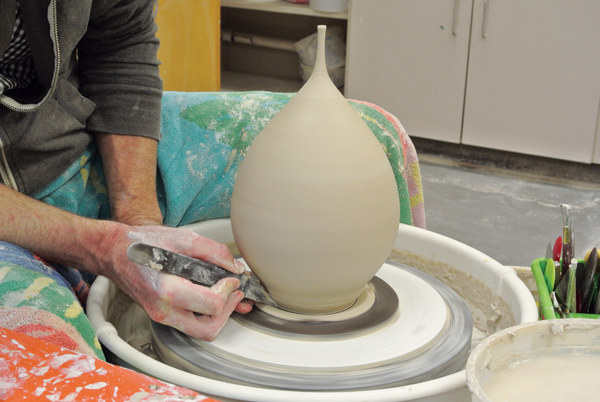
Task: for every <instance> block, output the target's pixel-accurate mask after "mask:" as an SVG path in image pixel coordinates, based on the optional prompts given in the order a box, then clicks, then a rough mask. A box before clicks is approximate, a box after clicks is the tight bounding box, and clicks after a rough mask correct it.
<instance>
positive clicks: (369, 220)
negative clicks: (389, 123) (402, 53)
mask: <svg viewBox="0 0 600 402" xmlns="http://www.w3.org/2000/svg"><path fill="white" fill-rule="evenodd" d="M324 37H325V34H324V27H319V51H318V53H320V54H319V55H318V56H317V65H316V67H315V70H314V72H313V74H312V76H311V78H310V79H309V80H308V82H307V83H306V84H305V85H304V87H303V88H302V89H301V90H300V91H299V92H298V94H296V95H295V96H294V97H293V98H292V99H291V100H290V101H289V103H288V104H287V105H286V106H285V107H284V108H283V109H282V110H281V111H280V112H279V113H278V114H277V115H276V116H275V117H274V118H273V119H272V120H271V121H270V122H269V123H268V124H267V125H266V126H265V128H264V129H263V131H262V132H261V133H260V134H259V135H258V136H257V138H256V140H255V141H254V143H253V144H252V146H251V147H250V148H249V149H248V152H247V154H246V157H245V159H244V161H243V162H242V163H241V165H240V168H239V172H238V175H237V178H236V181H235V185H234V190H233V197H232V201H231V222H232V227H233V234H234V238H235V241H236V244H237V246H238V248H239V250H240V253H241V255H242V256H243V257H244V259H245V261H246V263H247V264H248V266H249V267H250V268H251V269H252V270H253V271H254V272H255V273H256V275H257V276H258V277H259V278H260V280H261V281H262V282H263V284H264V286H265V287H266V288H267V290H268V291H269V293H270V294H271V296H272V297H273V299H274V300H275V301H276V302H277V304H278V305H279V306H280V307H282V308H284V309H286V310H290V311H295V312H300V313H308V314H310V313H327V312H335V311H340V310H343V309H345V308H347V307H349V306H350V305H352V303H353V302H354V301H355V300H356V298H357V297H358V296H359V295H360V293H361V292H362V290H363V289H364V286H365V285H366V284H367V283H368V282H369V280H370V279H371V278H372V277H373V276H374V275H375V273H376V272H377V271H378V270H379V268H380V267H381V265H382V264H383V263H384V262H385V260H386V258H387V257H388V255H389V253H390V251H391V249H392V247H393V244H394V241H395V238H396V235H397V232H398V222H399V216H400V206H399V201H398V192H397V187H396V182H395V179H394V175H393V172H392V169H391V166H390V164H389V162H388V159H387V157H386V155H385V152H384V151H383V149H382V147H381V145H380V143H379V141H378V140H377V139H376V138H375V136H374V135H373V133H372V132H371V130H370V129H369V128H368V126H367V125H366V124H365V123H364V122H363V120H362V119H361V117H360V116H359V115H358V113H356V111H355V110H354V109H353V108H352V106H351V105H350V104H349V103H348V102H347V100H346V99H344V97H343V96H342V95H341V93H340V92H339V91H338V89H337V88H336V87H335V85H334V84H333V83H332V82H331V80H330V79H329V76H328V75H327V70H326V67H325V62H324V51H323V48H324Z"/></svg>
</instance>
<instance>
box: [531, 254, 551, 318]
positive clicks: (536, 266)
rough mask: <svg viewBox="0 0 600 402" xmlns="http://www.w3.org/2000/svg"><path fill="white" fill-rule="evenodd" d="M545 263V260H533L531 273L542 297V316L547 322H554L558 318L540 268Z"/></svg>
mask: <svg viewBox="0 0 600 402" xmlns="http://www.w3.org/2000/svg"><path fill="white" fill-rule="evenodd" d="M545 262H546V259H545V258H536V259H535V260H533V262H532V263H531V273H532V274H533V279H534V280H535V284H536V286H537V288H538V292H539V295H540V307H541V309H542V315H543V317H544V319H546V320H553V319H555V318H556V315H555V314H554V306H552V301H551V300H550V293H549V292H548V285H547V284H546V279H545V278H544V273H543V272H542V268H541V267H540V264H541V263H545Z"/></svg>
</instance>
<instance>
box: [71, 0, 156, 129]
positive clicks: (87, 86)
mask: <svg viewBox="0 0 600 402" xmlns="http://www.w3.org/2000/svg"><path fill="white" fill-rule="evenodd" d="M154 4H155V0H94V3H93V5H92V13H91V17H90V23H89V26H88V30H87V32H86V34H85V36H84V37H83V39H82V40H81V41H80V43H79V46H78V61H79V73H80V74H79V76H80V80H81V82H80V91H81V93H82V94H84V95H85V96H86V97H87V98H89V99H90V100H91V101H92V102H94V103H95V104H96V110H95V111H94V113H93V114H92V115H91V116H90V118H89V119H88V121H87V128H88V129H89V130H93V131H102V132H109V133H115V134H126V135H140V136H145V137H151V138H155V139H160V108H161V99H162V81H161V79H160V77H159V73H158V65H159V61H158V58H157V51H158V46H159V42H158V39H157V38H156V35H155V34H156V31H157V27H156V24H155V22H154Z"/></svg>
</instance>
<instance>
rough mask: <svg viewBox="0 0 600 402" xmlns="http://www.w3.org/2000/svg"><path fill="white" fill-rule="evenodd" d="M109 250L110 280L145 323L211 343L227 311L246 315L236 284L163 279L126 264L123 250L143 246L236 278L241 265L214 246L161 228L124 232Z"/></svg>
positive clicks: (232, 280) (247, 307) (248, 305)
mask: <svg viewBox="0 0 600 402" xmlns="http://www.w3.org/2000/svg"><path fill="white" fill-rule="evenodd" d="M129 228H130V229H132V230H130V231H126V233H124V236H123V235H120V236H119V237H122V239H120V241H119V243H118V244H116V245H115V246H114V250H115V253H116V254H117V255H115V259H116V260H115V264H114V265H113V266H114V267H115V269H114V275H112V276H113V277H111V279H112V280H113V281H114V282H115V283H116V284H117V286H118V287H119V288H120V289H121V290H123V291H124V292H125V293H127V294H128V295H129V296H130V297H131V298H132V299H133V300H135V301H136V302H137V303H138V304H139V305H140V306H142V307H143V308H144V309H145V310H146V312H147V313H148V315H149V316H150V318H152V319H153V320H154V321H157V322H160V323H162V324H166V325H170V326H172V327H175V328H177V329H178V330H180V331H182V332H184V333H186V334H188V335H190V336H193V337H195V338H200V339H204V340H209V341H210V340H213V339H214V338H215V337H216V336H217V335H218V334H219V332H220V331H221V329H222V328H223V326H224V325H225V323H226V322H227V319H228V318H229V316H230V315H231V313H232V312H233V311H237V312H240V313H247V312H249V311H250V310H251V309H252V304H251V302H247V301H242V299H243V297H244V294H243V292H242V291H239V290H236V289H237V288H238V287H239V285H240V283H239V280H238V279H236V278H225V279H222V280H221V281H219V282H218V283H217V284H216V285H214V286H212V287H211V288H207V287H203V286H200V285H195V284H193V283H192V282H190V281H188V280H186V279H183V278H180V277H178V276H174V275H169V274H164V273H161V272H159V271H155V270H153V269H150V268H147V267H143V266H140V265H138V264H135V263H133V262H130V261H129V259H128V258H127V256H126V251H127V247H128V246H129V244H131V243H133V242H143V243H147V244H150V245H153V246H157V247H162V248H165V249H169V250H172V251H175V252H177V253H180V254H185V255H187V256H190V257H193V258H198V259H202V260H205V261H208V262H211V263H213V264H216V265H219V266H221V267H223V268H225V269H227V270H229V271H231V272H234V273H237V274H239V273H242V272H243V271H244V269H245V267H244V265H243V264H242V263H241V262H239V261H236V260H235V259H234V258H233V256H232V255H231V252H230V251H229V249H228V248H227V247H226V246H225V245H223V244H220V243H218V242H215V241H213V240H210V239H207V238H205V237H202V236H199V235H197V234H196V233H193V232H191V231H188V230H184V229H173V228H168V227H164V226H143V227H129Z"/></svg>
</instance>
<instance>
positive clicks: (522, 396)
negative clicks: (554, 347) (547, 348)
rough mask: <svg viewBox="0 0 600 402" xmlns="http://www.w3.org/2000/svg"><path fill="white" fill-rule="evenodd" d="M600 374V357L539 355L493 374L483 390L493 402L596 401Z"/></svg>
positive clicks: (599, 385)
mask: <svg viewBox="0 0 600 402" xmlns="http://www.w3.org/2000/svg"><path fill="white" fill-rule="evenodd" d="M542 373H543V374H542ZM598 373H600V356H598V355H549V356H538V357H535V358H533V359H531V360H525V361H518V362H513V363H511V364H510V365H508V366H505V367H502V368H498V369H496V370H494V371H492V372H491V373H490V375H489V378H487V379H486V380H483V381H481V387H482V389H483V391H484V392H485V394H486V395H487V397H488V398H489V399H490V400H491V401H492V402H547V401H553V400H556V401H577V402H592V401H594V402H595V401H598V395H600V382H599V381H598Z"/></svg>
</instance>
